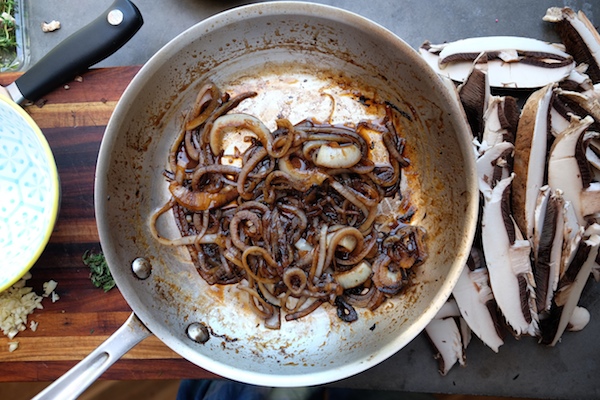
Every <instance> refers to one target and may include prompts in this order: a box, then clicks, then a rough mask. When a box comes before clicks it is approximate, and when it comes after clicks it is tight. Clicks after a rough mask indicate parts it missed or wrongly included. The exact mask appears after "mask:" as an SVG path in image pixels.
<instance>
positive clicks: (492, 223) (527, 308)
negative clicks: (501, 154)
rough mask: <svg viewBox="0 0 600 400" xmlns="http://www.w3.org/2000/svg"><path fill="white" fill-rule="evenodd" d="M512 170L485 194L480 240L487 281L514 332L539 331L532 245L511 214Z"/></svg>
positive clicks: (534, 332)
mask: <svg viewBox="0 0 600 400" xmlns="http://www.w3.org/2000/svg"><path fill="white" fill-rule="evenodd" d="M513 179H514V174H512V175H511V176H509V177H508V178H506V179H503V180H501V181H500V182H498V184H497V185H496V187H494V189H493V190H492V193H491V196H490V197H486V198H485V204H484V208H483V219H482V223H481V225H482V243H483V252H484V255H485V259H486V263H487V267H488V271H489V275H490V284H491V287H492V291H493V292H494V297H495V298H496V301H497V303H498V307H499V308H500V310H501V311H502V314H503V315H504V317H505V318H506V321H507V323H508V325H510V327H511V328H512V329H513V331H514V333H515V335H517V336H520V335H522V334H528V335H531V336H536V335H537V333H538V321H537V312H536V310H535V293H534V289H533V285H534V284H535V283H534V281H533V272H532V266H531V260H530V253H531V245H530V243H529V241H528V240H524V239H523V237H522V234H521V232H520V231H519V228H518V227H517V225H516V224H515V223H514V220H513V218H512V216H511V214H510V203H509V201H508V199H509V195H510V185H511V183H512V181H513Z"/></svg>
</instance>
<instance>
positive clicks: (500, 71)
mask: <svg viewBox="0 0 600 400" xmlns="http://www.w3.org/2000/svg"><path fill="white" fill-rule="evenodd" d="M419 52H420V53H421V55H422V57H423V59H424V60H425V61H426V62H427V63H428V64H429V65H430V66H431V67H432V68H433V69H434V70H436V71H437V72H438V73H439V74H440V75H442V76H445V77H448V78H450V79H452V80H454V81H457V82H464V81H465V80H466V79H467V77H468V76H469V73H470V71H471V68H472V64H473V62H474V61H475V60H476V59H477V58H479V57H482V54H483V55H485V58H486V59H487V69H488V79H489V84H490V86H491V87H499V88H507V87H509V88H539V87H542V86H545V85H547V84H549V83H553V82H558V81H561V80H562V79H564V78H565V77H567V76H569V75H570V73H571V71H572V70H573V69H574V68H575V62H574V61H573V58H572V57H571V56H570V55H569V54H567V53H565V52H564V51H562V50H561V49H560V48H559V46H556V45H553V44H550V43H546V42H543V41H540V40H536V39H531V38H524V37H516V36H491V37H474V38H468V39H462V40H457V41H455V42H451V43H446V44H444V45H433V44H431V43H429V42H426V43H424V44H423V45H422V46H421V48H420V49H419Z"/></svg>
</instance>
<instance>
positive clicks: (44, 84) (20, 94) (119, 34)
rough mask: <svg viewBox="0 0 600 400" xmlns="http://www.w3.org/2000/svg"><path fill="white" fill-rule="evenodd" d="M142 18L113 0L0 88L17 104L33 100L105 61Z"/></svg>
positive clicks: (126, 3)
mask: <svg viewBox="0 0 600 400" xmlns="http://www.w3.org/2000/svg"><path fill="white" fill-rule="evenodd" d="M143 23H144V20H143V18H142V15H141V13H140V11H139V10H138V8H137V7H136V6H135V4H133V3H132V2H131V1H130V0H115V2H114V3H113V4H112V5H111V6H110V7H109V8H108V9H107V10H106V11H105V12H104V13H103V14H102V15H100V16H99V17H97V18H96V19H95V20H93V21H92V22H90V23H89V24H88V25H86V26H84V27H83V28H81V29H80V30H78V31H77V32H75V33H74V34H72V35H71V36H69V37H68V38H67V39H65V40H64V41H62V42H61V43H60V44H58V45H57V46H56V47H55V48H54V49H52V50H51V51H50V52H49V53H48V54H46V55H45V56H44V57H42V59H40V60H39V61H38V62H37V63H36V64H34V65H33V66H32V67H31V68H29V69H28V70H27V71H26V72H25V73H24V74H23V75H21V76H20V77H19V78H18V79H17V80H16V81H14V82H13V83H11V84H10V85H8V86H6V87H2V86H0V91H1V92H3V93H4V94H8V95H9V96H10V97H11V98H12V100H13V101H14V102H16V103H18V104H23V103H25V102H27V101H36V100H38V99H39V98H40V97H42V96H43V95H45V94H46V93H48V92H50V91H51V90H53V89H54V88H56V87H58V86H60V85H62V84H64V83H66V82H68V81H70V80H71V79H73V78H74V77H75V76H77V75H78V74H81V73H83V72H84V71H85V70H87V69H88V68H89V67H90V66H92V65H94V64H96V63H98V62H100V61H102V60H104V59H105V58H107V57H108V56H110V55H111V54H113V53H114V52H116V51H117V50H118V49H120V48H121V47H122V46H123V45H124V44H125V43H127V42H128V41H129V39H131V38H132V37H133V35H134V34H135V33H136V32H137V31H138V30H139V29H140V28H141V27H142V25H143Z"/></svg>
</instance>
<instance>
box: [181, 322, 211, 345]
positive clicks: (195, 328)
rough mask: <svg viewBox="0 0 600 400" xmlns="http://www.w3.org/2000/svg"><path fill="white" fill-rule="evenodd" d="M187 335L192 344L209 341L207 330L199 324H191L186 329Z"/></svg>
mask: <svg viewBox="0 0 600 400" xmlns="http://www.w3.org/2000/svg"><path fill="white" fill-rule="evenodd" d="M186 332H187V335H188V337H189V338H190V339H192V340H193V341H194V342H198V343H206V342H207V341H208V339H210V333H209V332H208V328H207V327H206V325H204V324H203V323H201V322H193V323H191V324H189V325H188V327H187V331H186Z"/></svg>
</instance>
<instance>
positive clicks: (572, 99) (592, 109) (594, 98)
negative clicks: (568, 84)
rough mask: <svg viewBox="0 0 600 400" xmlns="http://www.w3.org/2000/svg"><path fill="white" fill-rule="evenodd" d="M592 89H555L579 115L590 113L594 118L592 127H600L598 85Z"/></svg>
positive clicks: (599, 92)
mask: <svg viewBox="0 0 600 400" xmlns="http://www.w3.org/2000/svg"><path fill="white" fill-rule="evenodd" d="M596 86H597V87H595V89H594V90H588V91H585V92H575V91H572V90H564V89H561V88H557V89H556V94H557V95H558V96H559V97H561V98H562V100H563V101H565V102H567V103H568V104H570V105H571V107H573V108H574V110H573V111H574V112H575V113H576V115H577V116H579V117H585V116H586V115H590V116H591V117H592V118H594V124H595V125H594V126H593V129H595V128H597V127H600V85H596Z"/></svg>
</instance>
